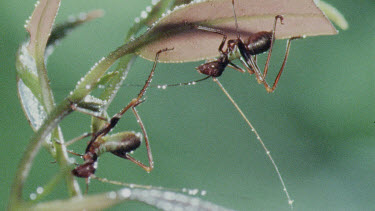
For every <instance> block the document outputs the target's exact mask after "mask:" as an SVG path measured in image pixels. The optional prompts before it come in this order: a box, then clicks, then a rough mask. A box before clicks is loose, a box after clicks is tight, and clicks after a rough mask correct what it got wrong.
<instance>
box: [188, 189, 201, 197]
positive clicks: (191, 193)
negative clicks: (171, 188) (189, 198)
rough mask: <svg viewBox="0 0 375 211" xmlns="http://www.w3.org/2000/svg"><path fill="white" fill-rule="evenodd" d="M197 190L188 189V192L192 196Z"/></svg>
mask: <svg viewBox="0 0 375 211" xmlns="http://www.w3.org/2000/svg"><path fill="white" fill-rule="evenodd" d="M198 192H199V190H198V189H190V190H189V191H188V194H189V195H193V196H194V195H197V193H198Z"/></svg>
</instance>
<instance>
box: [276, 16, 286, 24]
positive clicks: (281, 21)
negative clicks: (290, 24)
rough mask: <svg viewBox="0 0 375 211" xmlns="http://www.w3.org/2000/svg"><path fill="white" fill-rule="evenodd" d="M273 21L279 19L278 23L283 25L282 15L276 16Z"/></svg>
mask: <svg viewBox="0 0 375 211" xmlns="http://www.w3.org/2000/svg"><path fill="white" fill-rule="evenodd" d="M275 19H280V23H281V24H284V22H283V21H284V16H283V15H276V16H275Z"/></svg>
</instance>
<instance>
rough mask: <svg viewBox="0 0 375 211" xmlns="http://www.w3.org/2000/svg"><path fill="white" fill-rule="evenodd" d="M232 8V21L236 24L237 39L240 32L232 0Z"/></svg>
mask: <svg viewBox="0 0 375 211" xmlns="http://www.w3.org/2000/svg"><path fill="white" fill-rule="evenodd" d="M232 8H233V15H234V22H235V24H236V33H237V39H241V37H240V33H239V32H238V22H237V15H236V10H235V9H234V0H232Z"/></svg>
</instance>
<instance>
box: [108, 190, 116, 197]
mask: <svg viewBox="0 0 375 211" xmlns="http://www.w3.org/2000/svg"><path fill="white" fill-rule="evenodd" d="M116 196H117V194H116V192H114V191H111V192H109V193H108V198H110V199H115V198H116Z"/></svg>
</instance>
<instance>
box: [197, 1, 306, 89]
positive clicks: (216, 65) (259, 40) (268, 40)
mask: <svg viewBox="0 0 375 211" xmlns="http://www.w3.org/2000/svg"><path fill="white" fill-rule="evenodd" d="M232 7H233V13H234V19H235V24H236V32H237V39H234V40H228V42H227V48H226V50H225V51H224V50H223V47H224V44H225V42H226V41H227V35H225V34H224V32H222V31H221V30H218V29H214V28H209V27H206V26H195V27H196V28H197V29H198V30H202V31H207V32H213V33H217V34H220V35H222V36H223V40H222V42H221V43H220V45H219V49H218V51H219V53H220V56H219V57H218V58H217V59H216V60H214V61H209V62H206V63H204V64H202V65H199V66H198V67H196V69H197V70H198V72H200V73H202V74H205V75H208V76H211V77H213V78H216V77H219V76H221V74H222V73H223V71H224V70H225V68H226V67H227V66H229V67H231V68H233V69H235V70H237V71H239V72H242V73H244V72H246V71H247V72H249V73H250V74H254V73H255V76H256V78H257V81H258V83H259V84H263V85H264V87H265V88H266V90H267V92H273V91H274V90H275V89H276V86H277V83H278V82H279V79H280V76H281V73H282V72H283V70H284V67H285V64H286V61H287V58H288V55H289V49H290V43H291V42H290V41H291V40H294V39H298V38H301V37H292V38H289V39H288V41H287V47H286V52H285V56H284V61H283V63H282V65H281V68H280V70H279V73H278V74H277V76H276V79H275V81H274V83H273V85H272V87H271V86H269V85H268V83H267V82H266V76H267V73H268V65H269V62H270V59H271V54H272V48H273V44H274V42H275V31H276V24H277V20H280V22H281V24H283V20H284V17H283V16H282V15H276V16H275V21H274V24H273V29H272V30H271V31H261V32H257V33H254V34H252V35H251V36H249V38H248V39H247V41H242V39H241V37H240V34H239V32H238V23H237V16H236V12H235V9H234V0H232ZM266 51H268V56H267V61H266V64H265V66H264V70H263V74H262V72H261V71H260V69H259V67H258V65H257V62H256V55H257V54H261V53H264V52H266ZM238 58H239V59H240V60H241V63H242V64H243V65H244V66H245V69H246V70H244V69H243V68H241V67H239V66H237V65H235V64H234V63H232V60H234V59H238Z"/></svg>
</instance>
